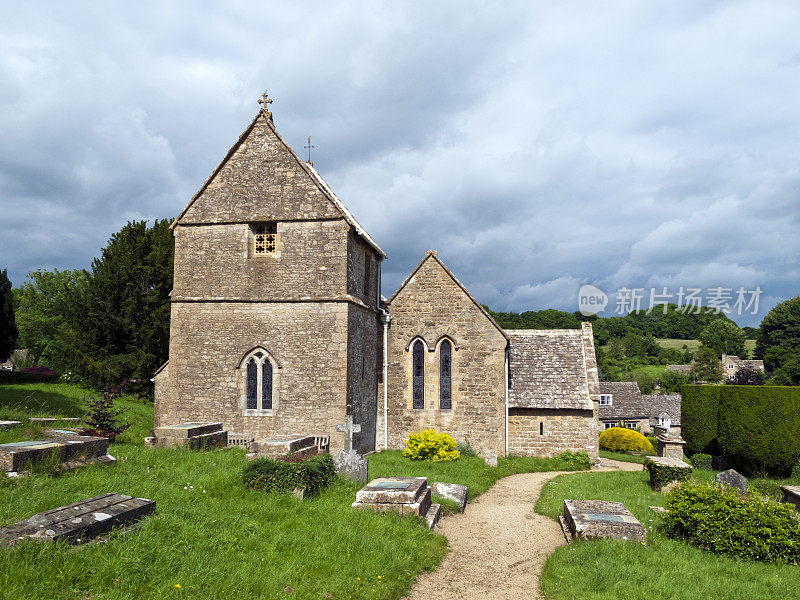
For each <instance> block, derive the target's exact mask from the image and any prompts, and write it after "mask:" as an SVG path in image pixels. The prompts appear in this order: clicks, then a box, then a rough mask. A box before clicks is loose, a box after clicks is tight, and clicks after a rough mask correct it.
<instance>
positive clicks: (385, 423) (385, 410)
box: [381, 309, 392, 450]
mask: <svg viewBox="0 0 800 600" xmlns="http://www.w3.org/2000/svg"><path fill="white" fill-rule="evenodd" d="M391 322H392V317H391V316H389V312H388V311H386V310H384V309H381V323H383V449H384V450H388V449H389V323H391Z"/></svg>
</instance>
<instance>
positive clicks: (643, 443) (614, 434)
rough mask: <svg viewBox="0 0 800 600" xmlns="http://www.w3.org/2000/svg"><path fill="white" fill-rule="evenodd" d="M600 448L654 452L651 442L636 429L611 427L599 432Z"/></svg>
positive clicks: (612, 450) (618, 450)
mask: <svg viewBox="0 0 800 600" xmlns="http://www.w3.org/2000/svg"><path fill="white" fill-rule="evenodd" d="M600 448H601V449H603V450H610V451H611V452H654V450H653V444H651V443H650V441H649V440H648V439H647V438H646V437H644V436H643V435H642V434H641V433H639V432H638V431H634V430H633V429H628V428H626V427H611V428H609V429H606V430H605V431H602V432H601V433H600Z"/></svg>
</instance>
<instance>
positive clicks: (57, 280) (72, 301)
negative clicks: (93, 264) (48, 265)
mask: <svg viewBox="0 0 800 600" xmlns="http://www.w3.org/2000/svg"><path fill="white" fill-rule="evenodd" d="M88 279H89V274H88V273H87V272H86V271H83V270H79V269H76V270H74V271H59V270H58V269H55V270H53V271H44V270H38V271H31V272H30V273H28V278H27V280H26V281H25V283H23V284H22V285H21V286H20V287H18V288H17V289H15V290H14V304H15V307H16V315H17V326H18V327H19V343H20V344H21V345H22V346H23V347H24V348H27V349H28V351H29V353H30V354H31V355H32V356H31V360H32V362H33V363H34V364H46V365H49V366H51V367H55V368H57V369H59V370H61V371H67V370H71V368H72V361H73V359H74V347H75V344H76V341H77V337H78V334H77V331H76V329H75V325H74V321H76V320H77V319H78V316H77V315H75V313H76V312H82V311H81V307H82V306H84V305H85V302H86V300H85V298H86V294H87V285H88Z"/></svg>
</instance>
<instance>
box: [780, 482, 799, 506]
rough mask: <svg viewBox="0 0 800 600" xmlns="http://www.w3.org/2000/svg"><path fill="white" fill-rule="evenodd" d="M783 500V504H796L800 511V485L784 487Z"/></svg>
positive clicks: (782, 487) (782, 488)
mask: <svg viewBox="0 0 800 600" xmlns="http://www.w3.org/2000/svg"><path fill="white" fill-rule="evenodd" d="M781 490H782V491H783V498H781V502H786V503H789V504H794V507H795V508H796V509H797V510H800V485H782V486H781Z"/></svg>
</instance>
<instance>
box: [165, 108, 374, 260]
mask: <svg viewBox="0 0 800 600" xmlns="http://www.w3.org/2000/svg"><path fill="white" fill-rule="evenodd" d="M260 118H263V119H264V122H265V123H266V125H267V126H268V127H269V129H270V130H271V131H272V133H273V134H274V135H275V137H276V138H277V140H278V141H279V142H280V143H281V144H282V145H283V147H284V148H285V149H286V151H287V152H288V153H289V154H290V155H291V156H292V157H293V158H294V160H295V161H296V162H297V164H298V165H299V166H300V168H301V169H303V170H304V171H305V172H306V174H307V175H308V177H309V179H310V180H311V181H312V182H313V183H314V184H315V185H316V187H317V188H318V189H319V190H320V192H322V194H323V195H324V196H325V197H326V198H327V199H328V200H329V201H330V202H331V203H332V204H333V206H334V207H336V210H337V211H338V212H339V213H340V214H341V215H342V217H343V218H344V220H345V221H346V222H347V224H348V225H350V226H351V227H352V228H353V229H354V230H355V232H356V234H357V235H359V236H360V237H361V238H362V239H363V240H364V241H365V242H366V243H367V244H368V245H369V246H370V247H372V248H373V249H374V250H375V251H376V252H378V254H380V255H381V256H382V257H383V258H386V253H385V252H384V251H383V250H382V249H381V247H380V246H378V244H376V243H375V241H374V240H373V239H372V238H371V237H370V236H369V234H368V233H367V232H366V230H365V229H364V228H363V227H362V226H361V224H360V223H359V222H358V221H356V219H355V217H354V216H353V215H352V213H351V212H350V211H349V210H348V209H347V208H346V207H345V205H344V204H343V203H342V201H341V200H339V198H338V197H337V196H336V194H334V193H333V191H332V190H331V188H330V186H329V185H328V184H327V183H326V182H325V181H324V180H323V179H322V177H321V176H320V174H319V173H317V171H316V170H315V169H314V167H312V166H311V165H309V164H307V163H305V162H303V161H302V160H301V159H300V157H298V156H297V154H296V153H295V151H294V150H292V147H291V146H289V144H287V143H286V141H285V140H284V139H283V137H281V134H280V133H278V131H277V129H275V124H274V123H273V122H272V113H271V112H266V111H265V110H263V109H261V110H259V111H258V113H257V114H256V116H255V118H253V120H252V121H251V122H250V125H248V126H247V128H246V129H245V130H244V132H242V134H241V135H240V136H239V139H238V140H236V143H234V144H233V146H231V148H230V150H228V152H227V154H225V157H224V158H223V159H222V161H220V163H219V164H218V165H217V167H216V168H215V169H214V171H213V172H212V173H211V175H209V177H208V179H206V181H205V182H204V183H203V185H202V186H200V189H199V190H197V193H195V195H194V196H192V199H191V200H190V201H189V203H188V204H187V205H186V207H185V208H184V209H183V210H182V211H181V213H180V214H179V215H178V216H177V217H176V218H175V220H174V221H173V222H172V224H171V225H170V229H174V228H175V227H176V226H177V225H178V223H179V222H180V220H181V218H182V217H183V216H184V215H185V214H186V212H187V211H188V210H189V209H190V208H191V207H192V205H193V204H194V203H195V201H196V200H197V199H198V198H200V196H202V195H203V192H204V191H205V190H206V188H208V186H209V185H211V182H213V181H214V179H215V178H216V177H217V175H218V174H219V172H220V171H221V170H222V168H223V167H224V166H225V164H226V163H227V162H228V161H229V160H230V158H231V157H232V156H233V155H234V154H235V152H236V151H237V150H238V149H239V146H241V145H242V142H244V140H245V139H247V136H248V135H250V132H251V131H252V130H253V128H254V127H255V126H256V123H257V122H258V120H259V119H260Z"/></svg>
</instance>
